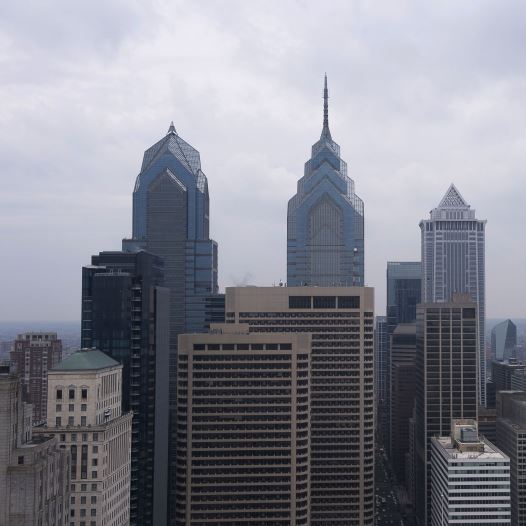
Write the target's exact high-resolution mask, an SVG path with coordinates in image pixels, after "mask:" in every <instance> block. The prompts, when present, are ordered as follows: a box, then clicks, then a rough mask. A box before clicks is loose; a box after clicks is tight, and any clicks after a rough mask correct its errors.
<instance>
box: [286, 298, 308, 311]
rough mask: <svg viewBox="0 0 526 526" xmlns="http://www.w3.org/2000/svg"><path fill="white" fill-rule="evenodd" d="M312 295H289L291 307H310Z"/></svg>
mask: <svg viewBox="0 0 526 526" xmlns="http://www.w3.org/2000/svg"><path fill="white" fill-rule="evenodd" d="M310 307H311V297H310V296H289V309H310Z"/></svg>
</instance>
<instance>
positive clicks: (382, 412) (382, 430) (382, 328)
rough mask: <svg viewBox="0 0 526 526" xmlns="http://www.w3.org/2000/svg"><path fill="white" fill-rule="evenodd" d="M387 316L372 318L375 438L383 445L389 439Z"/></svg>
mask: <svg viewBox="0 0 526 526" xmlns="http://www.w3.org/2000/svg"><path fill="white" fill-rule="evenodd" d="M388 352H389V340H388V338H387V318H386V317H385V316H376V318H375V320H374V398H375V405H376V438H377V440H378V441H379V442H381V443H383V444H384V445H387V444H388V440H389V429H388V427H389V406H388V400H389V397H388V396H387V387H388V385H389V384H388V382H387V377H388V376H389V373H388V369H387V353H388Z"/></svg>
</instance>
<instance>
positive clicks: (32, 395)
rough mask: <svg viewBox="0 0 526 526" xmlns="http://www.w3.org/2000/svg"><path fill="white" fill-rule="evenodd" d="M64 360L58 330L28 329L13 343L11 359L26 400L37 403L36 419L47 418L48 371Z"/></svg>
mask: <svg viewBox="0 0 526 526" xmlns="http://www.w3.org/2000/svg"><path fill="white" fill-rule="evenodd" d="M61 359H62V341H61V340H59V339H58V338H57V333H56V332H25V333H23V334H19V335H18V336H17V338H16V340H15V341H14V343H13V349H12V351H11V361H12V362H13V363H14V364H15V367H16V372H17V374H18V375H19V376H20V378H21V380H22V389H23V394H24V396H23V397H24V402H27V403H29V404H32V406H33V422H35V423H38V422H42V421H44V420H46V409H47V407H46V403H47V371H48V369H51V368H52V367H54V366H55V365H56V364H57V363H58V362H60V360H61Z"/></svg>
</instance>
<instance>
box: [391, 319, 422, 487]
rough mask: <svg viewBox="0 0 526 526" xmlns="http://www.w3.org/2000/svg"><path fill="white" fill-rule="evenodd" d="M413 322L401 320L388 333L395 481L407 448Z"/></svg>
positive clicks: (400, 478)
mask: <svg viewBox="0 0 526 526" xmlns="http://www.w3.org/2000/svg"><path fill="white" fill-rule="evenodd" d="M415 357H416V324H414V323H401V324H400V325H397V327H396V328H395V330H394V331H393V335H392V336H391V390H392V391H391V397H390V400H391V407H390V424H391V429H390V433H389V434H390V437H391V451H390V457H391V465H392V466H393V470H394V472H395V474H396V477H397V479H398V481H399V482H403V481H404V479H405V471H406V466H405V464H406V455H407V453H408V452H409V419H410V418H411V416H412V415H413V408H414V406H415V372H416V366H415Z"/></svg>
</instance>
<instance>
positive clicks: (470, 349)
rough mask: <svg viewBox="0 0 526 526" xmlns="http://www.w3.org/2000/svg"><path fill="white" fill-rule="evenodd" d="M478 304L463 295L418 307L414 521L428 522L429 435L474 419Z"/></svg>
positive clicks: (441, 432) (425, 523)
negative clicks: (452, 423) (457, 420)
mask: <svg viewBox="0 0 526 526" xmlns="http://www.w3.org/2000/svg"><path fill="white" fill-rule="evenodd" d="M477 319H478V316H477V304H476V303H475V302H472V301H471V300H470V299H469V296H468V295H455V296H454V297H453V300H452V301H451V302H449V303H423V304H420V305H419V306H418V307H417V331H416V395H415V407H416V412H415V457H416V458H415V477H416V484H415V488H416V517H417V522H418V524H419V526H427V525H429V524H430V523H431V468H430V461H431V438H432V437H437V436H438V437H442V436H446V435H447V434H449V432H450V429H451V421H452V420H453V419H466V418H468V419H475V420H476V418H477V404H478V399H477V370H478V367H477V366H478V362H477V359H478V355H477V352H478V340H477V334H478V333H477Z"/></svg>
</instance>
